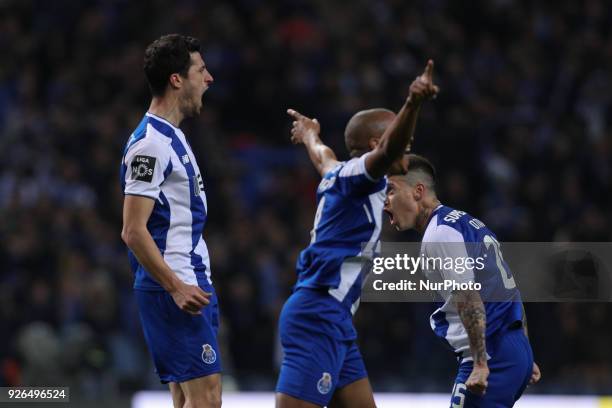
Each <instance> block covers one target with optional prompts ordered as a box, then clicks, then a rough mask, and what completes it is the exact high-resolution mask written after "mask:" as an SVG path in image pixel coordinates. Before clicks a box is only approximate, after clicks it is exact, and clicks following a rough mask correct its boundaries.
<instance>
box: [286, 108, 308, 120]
mask: <svg viewBox="0 0 612 408" xmlns="http://www.w3.org/2000/svg"><path fill="white" fill-rule="evenodd" d="M287 113H288V114H289V115H290V116H293V117H294V118H295V119H300V118H301V117H303V116H304V115H302V114H301V113H300V112H298V111H296V110H294V109H287Z"/></svg>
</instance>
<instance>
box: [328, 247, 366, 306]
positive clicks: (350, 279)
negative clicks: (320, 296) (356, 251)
mask: <svg viewBox="0 0 612 408" xmlns="http://www.w3.org/2000/svg"><path fill="white" fill-rule="evenodd" d="M361 267H362V264H361V262H360V261H358V260H355V259H353V260H350V258H349V259H347V260H345V261H344V262H343V263H342V266H341V267H340V285H338V288H336V289H329V294H330V295H332V296H333V297H334V298H335V299H336V300H337V301H338V302H342V301H343V300H344V298H345V297H346V295H347V294H348V291H349V290H350V289H351V286H353V283H355V281H356V280H357V278H358V277H359V274H360V273H361Z"/></svg>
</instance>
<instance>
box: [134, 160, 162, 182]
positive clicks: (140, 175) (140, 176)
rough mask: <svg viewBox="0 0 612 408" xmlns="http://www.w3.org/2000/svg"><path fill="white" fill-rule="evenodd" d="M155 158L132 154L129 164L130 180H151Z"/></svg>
mask: <svg viewBox="0 0 612 408" xmlns="http://www.w3.org/2000/svg"><path fill="white" fill-rule="evenodd" d="M156 160H157V159H156V158H155V157H151V156H134V159H133V160H132V165H131V166H132V180H138V181H145V182H147V183H150V182H151V181H153V173H154V172H155V161H156Z"/></svg>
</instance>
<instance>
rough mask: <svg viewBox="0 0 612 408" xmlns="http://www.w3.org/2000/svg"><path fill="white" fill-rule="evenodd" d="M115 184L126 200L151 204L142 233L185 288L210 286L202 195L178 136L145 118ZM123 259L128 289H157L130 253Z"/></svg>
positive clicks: (159, 121) (127, 149)
mask: <svg viewBox="0 0 612 408" xmlns="http://www.w3.org/2000/svg"><path fill="white" fill-rule="evenodd" d="M121 185H122V190H123V193H124V194H126V195H140V196H144V197H149V198H151V199H153V200H155V205H154V207H153V212H152V213H151V216H150V218H149V221H148V223H147V229H148V230H149V232H150V233H151V236H152V237H153V240H154V241H155V243H156V244H157V247H158V248H159V250H160V252H161V254H162V256H163V257H164V260H165V261H166V263H167V264H168V266H169V267H170V268H171V269H172V270H173V271H174V273H176V275H177V276H178V278H179V279H181V280H182V281H183V282H185V283H187V284H191V285H200V286H204V287H205V286H209V285H212V281H211V277H210V260H209V256H208V249H207V247H206V243H205V242H204V239H203V238H202V230H203V229H204V224H205V223H206V212H207V204H206V194H205V193H204V184H203V181H202V175H201V173H200V169H199V168H198V164H197V162H196V158H195V156H194V155H193V152H192V151H191V147H190V146H189V143H188V142H187V139H186V138H185V135H184V134H183V132H182V131H181V130H180V129H179V128H177V127H175V126H173V125H172V124H171V123H170V122H168V121H166V120H164V119H162V118H160V117H157V116H155V115H153V114H151V113H147V114H146V115H145V116H144V118H143V119H142V121H141V122H140V124H139V125H138V127H137V128H136V130H135V131H134V133H132V135H131V137H130V138H129V140H128V142H127V145H126V147H125V150H124V153H123V161H122V164H121ZM128 254H129V258H130V264H131V266H132V270H133V271H134V273H135V282H134V288H136V289H146V290H163V288H162V287H161V286H160V285H159V284H158V283H157V282H156V281H155V280H154V279H153V278H152V277H151V276H150V275H149V273H148V272H147V271H146V270H145V269H144V268H143V266H142V265H140V264H139V263H138V260H137V259H136V257H135V256H134V254H133V253H132V251H130V250H128Z"/></svg>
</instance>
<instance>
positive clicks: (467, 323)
mask: <svg viewBox="0 0 612 408" xmlns="http://www.w3.org/2000/svg"><path fill="white" fill-rule="evenodd" d="M455 298H456V305H457V312H458V313H459V317H460V318H461V322H462V323H463V326H464V327H465V330H466V331H467V334H468V338H469V340H470V350H471V351H472V357H473V359H474V363H475V364H480V363H485V362H486V361H487V350H486V343H485V330H486V325H487V316H486V312H485V308H484V304H483V303H482V299H480V295H479V294H478V292H473V291H465V292H462V293H456V294H455Z"/></svg>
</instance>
